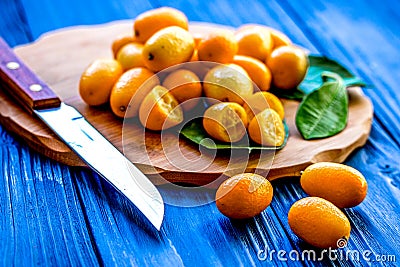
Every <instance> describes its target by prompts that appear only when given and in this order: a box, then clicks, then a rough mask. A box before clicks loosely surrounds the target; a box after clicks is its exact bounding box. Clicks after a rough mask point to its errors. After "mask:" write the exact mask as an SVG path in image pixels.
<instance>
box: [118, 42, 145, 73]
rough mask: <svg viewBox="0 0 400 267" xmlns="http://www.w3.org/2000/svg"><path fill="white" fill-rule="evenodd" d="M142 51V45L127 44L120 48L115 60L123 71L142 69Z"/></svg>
mask: <svg viewBox="0 0 400 267" xmlns="http://www.w3.org/2000/svg"><path fill="white" fill-rule="evenodd" d="M142 51H143V45H142V44H140V43H129V44H126V45H124V46H123V47H121V49H120V50H119V51H118V53H117V56H116V59H117V60H118V62H119V63H120V64H121V66H122V68H123V69H124V71H127V70H129V69H132V68H135V67H144V61H143V57H142Z"/></svg>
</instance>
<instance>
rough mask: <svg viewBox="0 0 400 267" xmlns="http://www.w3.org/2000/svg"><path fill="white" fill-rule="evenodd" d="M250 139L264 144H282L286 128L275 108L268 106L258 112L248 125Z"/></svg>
mask: <svg viewBox="0 0 400 267" xmlns="http://www.w3.org/2000/svg"><path fill="white" fill-rule="evenodd" d="M248 132H249V136H250V139H251V140H253V141H254V142H256V143H257V144H260V145H263V146H281V145H282V144H283V142H284V141H285V128H284V126H283V122H282V119H281V118H280V117H279V114H278V113H276V111H275V110H273V109H270V108H267V109H264V110H263V111H261V112H260V113H258V114H257V115H256V116H255V117H254V118H253V119H252V120H251V121H250V124H249V126H248Z"/></svg>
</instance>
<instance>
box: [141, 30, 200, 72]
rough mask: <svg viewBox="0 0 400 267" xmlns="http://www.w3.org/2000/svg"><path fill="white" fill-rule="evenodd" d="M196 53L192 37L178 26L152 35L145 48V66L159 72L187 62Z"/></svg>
mask: <svg viewBox="0 0 400 267" xmlns="http://www.w3.org/2000/svg"><path fill="white" fill-rule="evenodd" d="M193 52H194V40H193V37H192V35H191V34H190V33H189V32H188V31H187V30H184V29H182V28H180V27H178V26H170V27H167V28H164V29H162V30H159V31H158V32H156V33H155V34H154V35H152V36H151V37H150V38H149V39H148V40H147V42H146V43H145V45H144V47H143V53H142V55H143V60H144V64H145V65H146V66H147V68H149V69H150V70H152V71H154V72H157V71H160V70H163V69H166V68H168V67H170V66H173V65H176V64H180V63H183V62H187V61H189V60H190V59H191V58H192V55H193Z"/></svg>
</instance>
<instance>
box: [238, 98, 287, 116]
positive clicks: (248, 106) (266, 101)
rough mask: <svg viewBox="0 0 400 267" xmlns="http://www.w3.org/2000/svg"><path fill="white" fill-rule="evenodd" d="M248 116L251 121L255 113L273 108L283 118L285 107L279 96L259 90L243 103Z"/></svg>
mask: <svg viewBox="0 0 400 267" xmlns="http://www.w3.org/2000/svg"><path fill="white" fill-rule="evenodd" d="M243 107H244V109H245V110H246V113H247V117H248V118H249V121H251V120H252V119H253V118H254V116H255V115H257V114H258V113H260V112H261V111H263V110H264V109H267V108H271V109H273V110H275V111H276V113H278V115H279V117H280V118H281V120H283V119H284V117H285V109H284V108H283V104H282V102H281V101H280V100H279V98H278V97H277V96H276V95H274V94H272V93H270V92H257V93H254V94H253V95H252V96H250V97H249V98H247V99H246V101H245V102H244V104H243Z"/></svg>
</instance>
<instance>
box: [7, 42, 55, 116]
mask: <svg viewBox="0 0 400 267" xmlns="http://www.w3.org/2000/svg"><path fill="white" fill-rule="evenodd" d="M49 67H51V66H49ZM0 88H1V90H5V91H7V92H8V93H9V94H10V95H12V96H13V97H14V98H15V99H16V100H17V101H18V102H20V104H21V105H22V106H23V107H24V108H26V109H28V111H30V112H32V111H33V110H38V109H47V108H55V107H59V106H60V104H61V100H60V98H59V97H58V96H57V95H56V94H55V93H54V92H53V90H52V89H51V88H50V87H49V86H48V85H46V84H45V83H44V82H43V81H42V80H40V79H39V78H38V77H37V76H36V75H35V74H34V73H33V72H32V71H31V70H30V69H29V68H28V67H27V66H26V65H25V64H24V63H23V62H22V61H21V60H20V59H19V58H18V57H17V55H16V54H15V53H14V51H13V50H12V49H11V48H10V47H9V46H8V45H7V43H6V42H5V41H4V40H3V39H2V38H1V37H0Z"/></svg>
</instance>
